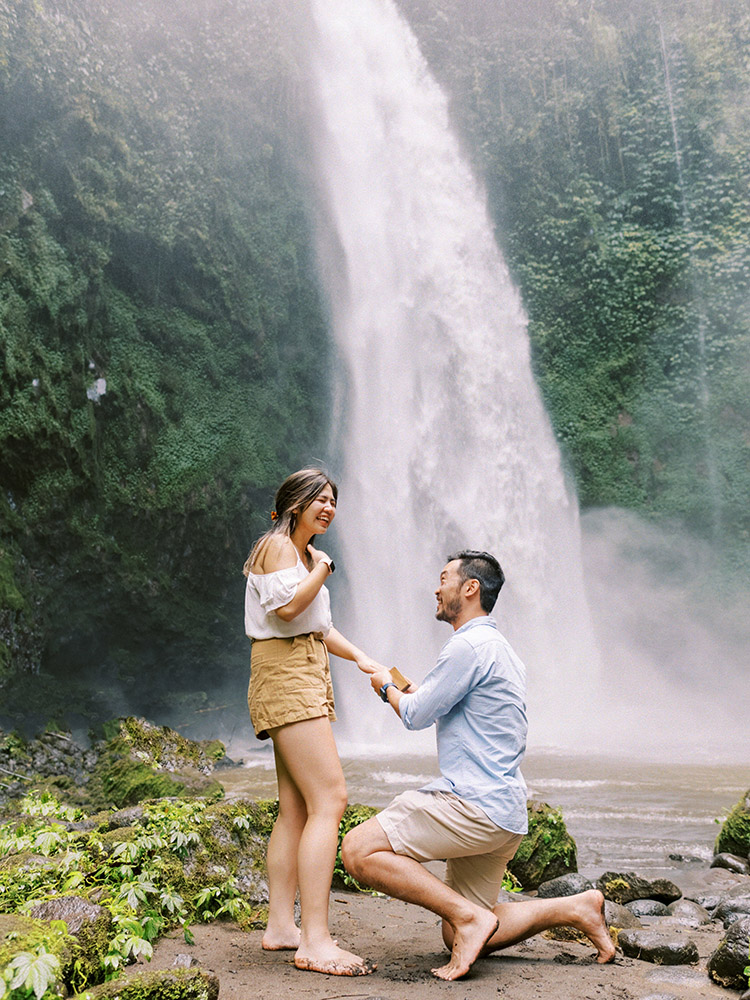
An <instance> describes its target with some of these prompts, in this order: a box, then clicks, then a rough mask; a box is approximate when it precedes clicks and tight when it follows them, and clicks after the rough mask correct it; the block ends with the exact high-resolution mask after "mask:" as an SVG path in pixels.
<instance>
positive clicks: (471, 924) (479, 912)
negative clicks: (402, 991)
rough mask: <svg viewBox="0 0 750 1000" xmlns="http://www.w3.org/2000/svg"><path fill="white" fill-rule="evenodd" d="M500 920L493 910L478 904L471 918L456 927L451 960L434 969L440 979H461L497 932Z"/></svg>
mask: <svg viewBox="0 0 750 1000" xmlns="http://www.w3.org/2000/svg"><path fill="white" fill-rule="evenodd" d="M498 925H499V921H498V919H497V917H496V916H495V914H494V913H493V912H492V910H483V909H482V908H481V907H479V906H477V907H476V908H475V911H474V913H473V914H472V916H471V918H470V919H469V920H468V921H467V922H466V923H463V924H460V925H459V926H457V927H455V928H454V936H453V948H452V950H451V960H450V962H448V964H447V965H441V966H440V968H439V969H433V970H432V974H433V976H437V978H438V979H460V978H461V976H465V975H466V973H467V972H468V971H469V969H470V968H471V967H472V965H473V964H474V962H475V961H476V960H477V958H479V955H480V953H481V951H482V949H483V948H484V946H485V945H486V944H487V942H488V941H489V939H490V938H491V937H492V935H493V934H494V933H495V931H496V930H497V928H498Z"/></svg>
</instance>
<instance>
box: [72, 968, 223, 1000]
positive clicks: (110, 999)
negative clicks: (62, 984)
mask: <svg viewBox="0 0 750 1000" xmlns="http://www.w3.org/2000/svg"><path fill="white" fill-rule="evenodd" d="M218 996H219V980H218V979H217V978H216V976H214V975H211V973H208V972H204V971H203V970H202V969H165V970H159V969H154V970H149V971H148V972H138V973H136V974H135V975H131V976H128V978H127V979H116V980H113V981H112V982H109V983H103V984H102V985H101V986H96V987H94V988H93V989H90V990H86V991H85V992H84V993H78V994H76V996H75V997H73V1000H216V998H217V997H218Z"/></svg>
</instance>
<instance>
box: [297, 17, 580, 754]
mask: <svg viewBox="0 0 750 1000" xmlns="http://www.w3.org/2000/svg"><path fill="white" fill-rule="evenodd" d="M312 9H313V13H314V20H315V27H316V33H317V34H316V38H315V42H314V57H313V71H314V80H315V87H316V90H317V94H318V99H319V106H320V115H321V123H320V127H319V129H318V134H317V137H316V138H317V150H318V158H319V166H320V176H321V177H322V179H323V182H322V183H323V189H324V196H325V203H326V213H327V221H328V225H327V227H325V231H324V236H323V237H322V238H321V248H322V249H321V257H322V258H323V273H324V275H325V276H326V283H327V286H328V291H329V297H330V301H331V310H332V320H333V329H334V332H335V338H336V342H337V344H338V349H339V352H340V362H341V366H342V368H343V379H342V386H343V388H342V390H341V392H342V395H341V398H340V400H339V406H338V409H337V413H338V417H337V420H336V424H337V427H336V431H337V434H338V442H339V447H340V453H341V463H340V467H341V471H342V476H341V479H342V485H343V492H342V504H341V508H340V512H339V516H338V518H337V536H338V538H339V539H340V544H341V549H342V556H343V558H342V562H343V564H344V565H345V567H346V574H347V578H346V594H342V593H341V589H339V593H338V595H336V598H337V599H336V607H337V611H338V621H339V623H340V624H341V625H342V627H343V628H345V629H346V631H347V632H348V633H350V634H351V635H352V637H353V639H354V640H355V641H356V642H357V643H358V644H359V645H362V646H363V647H364V648H366V649H367V650H368V651H369V652H371V653H372V654H373V655H375V656H377V657H378V658H380V659H382V660H383V661H384V662H386V663H391V664H396V665H399V666H400V667H401V669H402V670H403V671H404V672H406V673H408V674H411V675H412V676H415V677H416V678H419V677H421V676H422V675H423V673H424V672H425V670H426V669H427V668H428V667H429V666H430V665H431V664H432V662H434V657H435V655H436V652H437V650H438V649H439V647H440V645H441V643H442V642H443V641H445V639H447V637H448V635H449V634H450V632H449V626H446V625H436V623H435V622H434V621H433V620H432V618H433V614H434V599H433V596H432V595H433V590H434V587H435V584H436V582H437V576H438V574H439V571H440V568H441V567H442V565H443V563H444V561H445V557H446V555H447V554H448V553H449V552H450V551H451V550H454V549H457V548H462V547H470V548H487V549H489V550H490V551H493V552H494V553H495V554H496V555H497V556H498V557H499V558H500V561H501V562H502V564H503V566H504V569H505V571H506V575H507V578H508V582H507V584H506V588H505V590H504V591H503V592H502V594H501V596H500V601H499V603H498V608H497V617H498V619H499V623H500V626H501V628H502V630H503V631H504V632H505V633H506V634H507V635H508V637H509V638H510V640H511V642H512V643H513V644H514V646H515V647H516V649H517V650H518V651H519V653H520V655H521V656H522V657H523V658H524V659H525V660H526V662H527V666H528V667H529V672H530V707H531V717H532V720H534V722H535V724H536V727H537V728H536V730H535V731H536V733H537V738H540V737H542V738H544V739H550V738H552V739H554V738H556V736H557V735H558V734H562V733H563V732H566V733H568V736H570V733H571V731H575V727H576V718H574V716H575V713H576V711H577V709H578V708H579V707H580V708H582V709H583V708H584V706H582V705H580V699H579V696H578V691H579V685H580V684H581V682H583V683H584V684H588V685H593V684H594V682H595V678H596V676H597V670H598V668H597V657H596V651H595V643H594V641H593V637H592V631H591V627H590V624H589V616H588V611H587V606H586V600H585V596H584V587H583V579H582V571H581V560H580V552H579V546H580V538H579V526H578V511H577V506H576V502H575V499H574V498H573V497H572V496H571V494H570V492H569V490H568V488H567V485H566V481H565V477H564V474H563V469H562V466H561V460H560V455H559V452H558V448H557V445H556V442H555V440H554V437H553V434H552V431H551V428H550V425H549V421H548V418H547V416H546V414H545V412H544V409H543V406H542V403H541V400H540V397H539V393H538V390H537V387H536V385H535V383H534V379H533V376H532V371H531V365H530V357H529V342H528V337H527V332H526V317H525V315H524V312H523V309H522V307H521V303H520V300H519V296H518V293H517V291H516V289H515V288H514V287H513V285H512V283H511V280H510V277H509V274H508V270H507V268H506V266H505V264H504V262H503V260H502V258H501V256H500V253H499V251H498V248H497V246H496V243H495V241H494V238H493V233H492V227H491V224H490V222H489V219H488V215H487V211H486V206H485V200H484V197H483V194H482V192H481V190H480V188H479V186H478V184H477V181H476V179H475V178H474V176H473V175H472V173H471V171H470V169H469V166H468V165H467V163H466V161H465V159H464V157H463V156H462V154H461V151H460V149H459V146H458V143H457V141H456V138H455V136H454V135H453V133H452V131H451V128H450V125H449V121H448V111H447V105H446V99H445V97H444V95H443V93H442V92H441V90H440V89H439V87H438V86H437V84H436V83H435V81H434V80H433V78H432V77H431V75H430V73H429V71H428V68H427V66H426V64H425V61H424V59H423V57H422V55H421V54H420V52H419V49H418V46H417V44H416V41H415V39H414V37H413V35H412V34H411V32H410V30H409V28H408V26H407V24H406V23H405V22H404V21H403V19H402V18H401V17H400V15H399V14H398V11H397V10H396V8H395V6H394V4H393V3H392V2H391V0H359V2H358V3H357V4H351V3H350V2H349V0H313V3H312ZM331 234H333V236H332V235H331ZM331 247H334V248H335V250H334V251H332V250H331ZM571 678H576V684H575V688H576V690H575V692H574V691H573V687H572V685H571V684H570V679H571ZM361 687H362V690H360V689H359V688H356V686H355V685H354V684H353V683H351V682H348V683H347V684H346V685H342V686H341V691H340V693H339V703H340V704H343V708H344V712H343V714H344V718H345V720H347V721H348V731H349V736H350V737H351V738H352V739H357V738H359V739H360V740H362V741H363V742H370V741H371V740H372V739H373V737H377V736H378V735H379V733H378V728H377V727H378V726H379V725H381V724H382V723H381V721H380V720H381V716H380V715H379V714H378V713H377V712H375V713H370V712H368V713H367V715H368V718H367V720H366V721H365V720H363V718H362V710H361V708H360V707H359V706H360V705H361V701H362V699H364V698H366V697H368V693H367V691H366V690H365V689H364V685H361ZM367 704H370V703H369V702H368V703H367ZM353 720H356V722H354V721H353ZM376 720H377V721H376ZM393 726H394V727H395V728H394V729H393V730H392V731H391V730H389V733H390V734H391V735H390V736H389V739H390V738H394V737H395V734H396V732H397V722H396V720H393ZM532 735H533V734H532Z"/></svg>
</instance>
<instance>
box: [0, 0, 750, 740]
mask: <svg viewBox="0 0 750 1000" xmlns="http://www.w3.org/2000/svg"><path fill="white" fill-rule="evenodd" d="M399 6H400V7H401V9H402V10H403V12H404V14H405V15H406V16H407V17H408V19H409V21H410V23H411V24H412V26H413V28H414V30H415V32H416V33H417V35H418V37H419V40H420V43H421V45H422V48H423V51H424V53H425V55H426V57H427V59H428V61H429V63H430V66H431V68H432V69H433V70H434V71H435V73H436V74H437V75H438V77H439V79H440V81H441V82H442V83H443V84H444V85H445V87H446V88H447V90H448V92H449V94H450V95H451V99H452V110H453V117H454V120H455V123H456V126H457V128H458V129H459V130H460V133H461V135H462V138H463V141H464V144H465V147H466V149H467V151H468V152H469V154H470V155H471V156H472V158H473V160H474V162H475V163H476V165H477V169H478V171H479V172H480V174H481V175H482V176H483V177H484V179H485V183H486V186H487V192H488V202H489V206H490V210H491V213H492V215H493V218H494V219H495V221H496V224H497V234H498V239H499V241H500V243H501V245H502V246H503V249H504V251H505V253H506V256H507V258H508V261H509V263H510V265H511V268H512V270H513V272H514V274H515V276H516V279H517V281H518V282H519V284H520V287H521V289H522V293H523V297H524V301H525V303H526V307H527V310H528V312H529V317H530V331H531V336H532V342H533V349H534V358H535V364H536V369H537V374H538V378H539V381H540V384H541V386H542V390H543V393H544V396H545V398H546V401H547V405H548V407H549V410H550V413H551V416H552V419H553V423H554V426H555V429H556V431H557V434H558V436H559V439H560V441H561V443H562V445H563V446H564V448H565V451H566V453H567V456H568V458H569V461H570V464H571V467H572V469H573V472H574V475H575V477H576V480H577V483H578V487H579V493H580V497H581V499H582V502H583V503H584V505H597V504H618V505H621V506H626V507H631V508H635V509H638V510H640V511H643V512H646V513H649V514H652V515H654V516H678V517H679V518H681V519H683V520H684V521H685V522H686V523H687V524H688V525H690V526H691V527H692V528H694V529H695V530H697V531H698V532H700V533H702V534H704V535H705V536H706V537H711V538H712V539H713V540H714V541H715V542H716V543H717V546H721V547H722V548H723V549H724V550H725V552H726V554H727V559H728V560H729V561H730V562H734V564H735V566H736V568H737V569H738V570H739V571H742V569H743V568H744V569H745V570H747V568H748V566H750V514H749V513H748V503H747V497H748V496H749V495H750V243H749V242H748V240H747V232H748V228H749V227H750V190H749V188H750V183H749V181H750V161H748V157H747V149H748V148H750V63H749V62H748V55H747V53H748V51H750V10H749V9H748V7H747V5H746V4H745V3H743V2H742V0H722V2H721V3H718V2H715V3H714V2H709V3H705V2H700V0H661V2H660V3H657V0H633V2H631V3H628V4H622V3H620V2H618V0H593V2H591V0H586V2H585V3H584V2H583V0H525V2H524V3H517V2H515V0H493V2H492V3H488V2H486V0H399ZM301 10H302V11H303V10H304V5H300V4H298V3H291V2H289V0H195V2H193V3H191V4H188V5H179V6H174V5H172V6H170V5H166V6H165V5H163V4H153V3H151V2H150V0H132V2H128V3H125V2H124V0H112V2H111V3H107V4H97V3H94V2H92V0H32V2H28V0H0V149H1V150H2V158H1V159H0V345H1V346H2V351H1V353H0V359H1V361H0V364H1V365H2V370H1V371H0V485H1V486H2V490H1V491H0V684H2V678H3V677H5V678H6V680H7V679H9V678H13V679H14V684H13V685H12V687H11V686H6V688H5V692H4V698H5V703H6V707H7V710H8V712H9V713H10V714H13V712H14V711H15V712H16V713H17V714H20V712H21V711H22V710H23V711H25V712H28V710H29V706H30V704H31V700H30V696H29V694H28V691H29V690H30V689H27V688H26V687H24V684H23V678H24V677H29V676H30V673H31V671H34V670H37V669H38V668H39V666H40V664H41V665H42V667H43V669H44V671H46V672H47V673H48V674H50V675H53V676H57V677H58V678H66V677H67V675H68V673H69V671H70V670H71V669H73V670H75V671H76V672H80V671H81V669H82V668H83V667H84V666H86V665H88V664H91V665H95V666H96V676H97V678H99V680H98V682H97V683H98V685H99V688H101V691H100V692H98V691H97V688H96V685H93V686H91V685H90V687H89V698H90V700H89V702H88V704H85V705H84V703H83V702H82V700H81V696H80V695H79V706H80V707H81V708H82V709H83V710H85V711H86V713H87V714H88V715H91V714H95V713H96V711H97V708H98V707H99V705H100V702H101V701H103V700H104V699H105V698H106V691H105V689H106V690H108V691H112V692H113V693H114V695H115V697H117V693H118V690H120V689H125V690H127V691H128V693H129V695H131V697H132V696H134V695H136V694H138V693H140V694H141V696H142V704H141V705H140V706H139V705H138V703H137V701H136V703H135V707H136V708H141V709H142V710H143V709H145V708H146V706H148V711H149V712H150V713H151V714H154V713H156V712H158V710H159V704H158V701H156V700H155V695H154V691H153V689H152V688H151V686H150V684H149V680H150V678H152V677H154V676H156V675H157V674H158V676H159V678H160V680H161V681H162V682H164V684H165V685H166V687H167V688H168V689H170V688H171V691H170V702H171V704H172V705H174V704H175V691H177V692H182V691H185V690H186V689H189V688H191V687H195V688H200V689H203V690H206V688H207V687H209V686H210V687H211V688H212V690H215V689H216V685H217V684H218V683H219V682H220V681H221V679H222V677H223V676H225V675H227V674H228V673H229V672H231V671H232V670H233V669H235V668H236V666H237V664H238V663H239V662H240V660H241V659H242V658H243V657H244V638H243V636H242V635H241V627H240V626H239V624H238V610H237V609H238V607H239V606H240V603H241V592H242V578H241V577H240V576H239V575H238V567H239V566H240V565H241V563H242V560H243V558H244V555H245V554H246V550H247V547H248V545H249V542H250V540H251V539H252V537H253V536H254V535H256V534H257V533H258V531H259V529H260V527H261V525H262V523H263V518H264V517H265V516H266V511H267V505H268V499H269V493H270V488H271V486H272V485H273V484H274V483H276V482H277V481H278V479H279V478H280V476H281V475H282V474H284V473H285V472H286V471H288V470H289V468H290V467H293V466H295V464H297V463H298V462H299V461H300V460H302V459H303V458H307V457H309V456H311V455H313V454H315V453H316V452H319V451H320V450H322V448H321V442H322V441H323V440H324V439H325V432H326V412H327V383H328V376H327V371H328V358H329V355H328V351H329V348H328V338H327V330H326V320H325V316H324V312H323V308H322V305H321V301H320V294H319V290H318V283H317V280H316V277H315V273H314V266H313V260H312V257H313V253H312V246H311V242H312V241H311V232H310V231H311V226H310V218H309V216H310V210H311V206H312V205H314V202H315V199H314V196H313V191H312V185H311V184H310V183H309V179H308V177H307V172H306V163H307V161H308V159H309V142H308V137H307V133H306V131H305V126H304V124H303V117H304V112H305V110H306V107H305V105H306V102H307V88H306V85H305V82H304V81H305V74H304V68H303V66H304V57H305V53H304V45H303V44H300V38H302V37H305V34H304V32H303V31H300V30H298V29H299V28H300V26H299V25H298V24H296V23H295V20H296V19H297V18H298V16H300V11H301ZM19 678H20V681H19ZM207 678H210V682H209V680H208V679H207ZM39 690H40V688H39V682H38V678H35V680H34V691H35V692H38V691H39ZM63 693H65V694H67V693H68V692H67V689H65V690H64V692H63ZM49 698H50V699H51V698H52V695H51V694H50V695H49ZM37 701H38V699H37ZM100 707H101V711H102V713H103V714H105V715H111V714H116V712H117V711H119V708H118V709H115V710H114V711H112V710H110V709H109V707H108V706H104V705H101V706H100ZM36 710H37V711H38V714H39V715H40V716H41V717H42V718H41V719H40V720H39V721H43V720H44V719H45V718H46V717H48V716H49V715H50V714H52V713H54V712H55V711H58V707H57V705H56V704H55V703H54V700H49V699H48V700H47V701H45V703H44V704H42V705H39V704H37V705H36Z"/></svg>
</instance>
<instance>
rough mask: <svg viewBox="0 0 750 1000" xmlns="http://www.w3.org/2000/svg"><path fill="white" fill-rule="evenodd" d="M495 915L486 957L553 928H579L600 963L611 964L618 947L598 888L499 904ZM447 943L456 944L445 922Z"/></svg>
mask: <svg viewBox="0 0 750 1000" xmlns="http://www.w3.org/2000/svg"><path fill="white" fill-rule="evenodd" d="M494 912H495V913H496V914H497V917H498V921H499V923H498V929H497V930H496V931H495V933H494V934H493V935H492V937H491V938H490V939H489V941H488V942H487V944H486V945H485V947H484V949H483V951H482V954H483V955H489V954H490V953H491V952H493V951H500V950H501V949H502V948H509V947H510V946H511V945H514V944H518V943H519V941H525V940H526V939H527V938H530V937H533V936H534V935H535V934H540V933H541V932H542V931H546V930H549V929H550V928H551V927H575V928H576V929H577V930H579V931H582V932H583V933H584V934H585V935H586V937H587V938H588V939H589V940H590V941H591V943H592V944H593V945H594V947H595V948H596V950H597V957H596V960H597V962H600V963H605V962H611V961H612V960H613V959H614V957H615V946H614V944H613V943H612V938H611V937H610V935H609V931H608V930H607V924H606V921H605V920H604V897H603V896H602V894H601V893H600V892H599V890H598V889H589V890H588V891H587V892H581V893H578V894H577V895H575V896H563V897H560V898H556V899H530V900H524V901H522V902H518V903H498V904H497V905H496V906H495V908H494ZM443 940H444V941H445V944H446V946H447V947H448V948H450V947H451V946H452V944H453V933H452V928H451V926H450V925H449V924H447V923H446V922H445V921H443Z"/></svg>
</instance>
